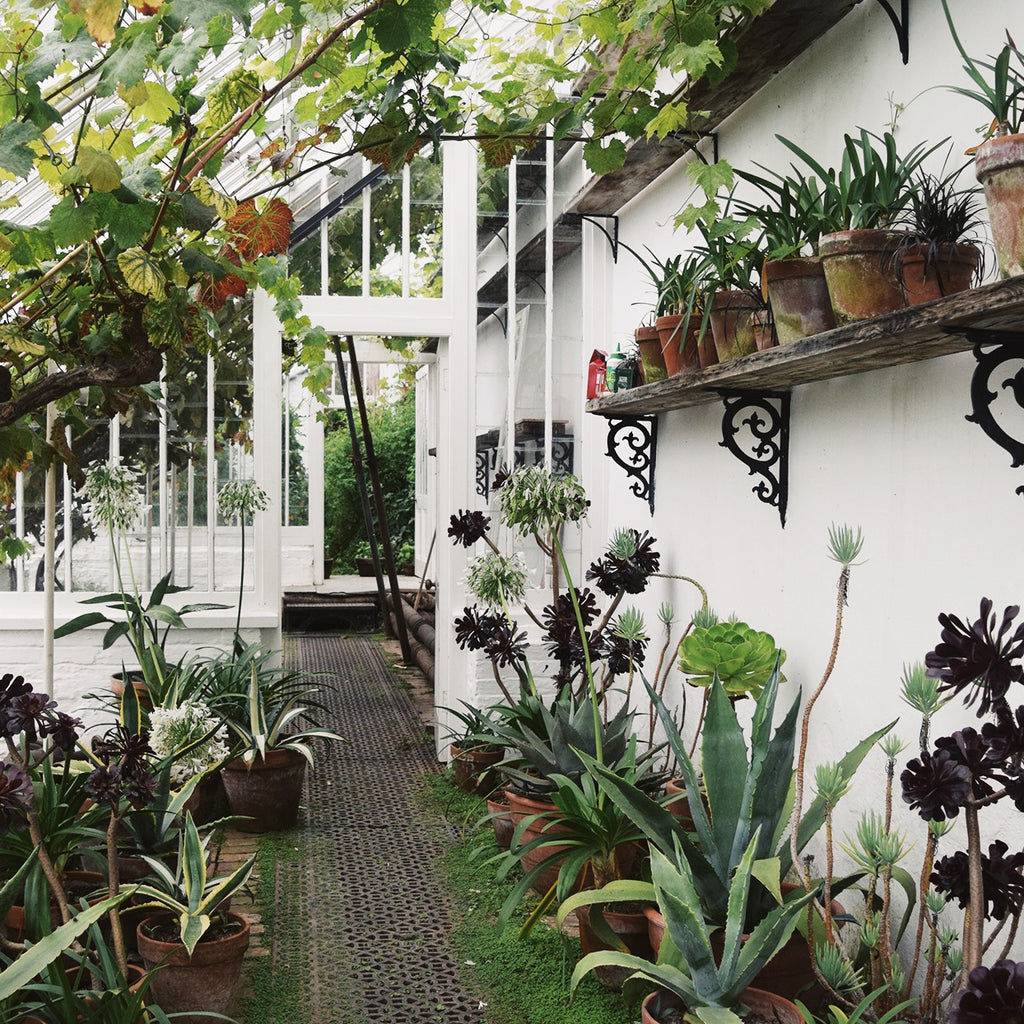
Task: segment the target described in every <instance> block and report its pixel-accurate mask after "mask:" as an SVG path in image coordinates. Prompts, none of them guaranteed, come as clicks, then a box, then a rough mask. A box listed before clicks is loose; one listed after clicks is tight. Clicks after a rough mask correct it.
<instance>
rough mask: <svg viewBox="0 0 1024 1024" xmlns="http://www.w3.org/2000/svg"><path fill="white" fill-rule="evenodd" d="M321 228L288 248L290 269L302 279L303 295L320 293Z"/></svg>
mask: <svg viewBox="0 0 1024 1024" xmlns="http://www.w3.org/2000/svg"><path fill="white" fill-rule="evenodd" d="M320 266H321V258H320V229H319V228H316V229H315V230H314V231H313V234H312V235H310V236H309V237H308V238H305V239H303V241H301V242H299V244H298V245H296V246H295V247H294V248H293V249H289V250H288V269H289V270H290V271H291V272H292V273H293V274H297V275H298V277H299V280H301V281H302V294H303V295H319V294H320Z"/></svg>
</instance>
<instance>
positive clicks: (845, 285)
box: [818, 229, 906, 325]
mask: <svg viewBox="0 0 1024 1024" xmlns="http://www.w3.org/2000/svg"><path fill="white" fill-rule="evenodd" d="M905 238H906V236H905V235H903V234H901V233H900V232H898V231H876V230H871V229H860V230H857V231H836V232H834V233H833V234H828V235H822V236H821V241H820V243H819V245H818V251H819V252H820V253H821V262H822V265H823V266H824V268H825V280H826V281H827V282H828V294H829V297H830V298H831V300H832V311H833V312H834V313H835V317H836V323H837V324H839V325H842V324H847V323H852V322H853V321H855V320H866V319H869V318H870V317H873V316H881V315H882V314H883V313H892V312H894V311H895V310H897V309H903V308H904V307H905V306H906V300H905V299H904V297H903V288H902V286H901V285H900V279H899V274H898V273H897V271H896V266H895V256H896V253H897V251H898V250H899V248H900V245H901V244H902V242H903V241H904V240H905Z"/></svg>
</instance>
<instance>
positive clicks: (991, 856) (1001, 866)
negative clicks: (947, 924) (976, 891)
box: [930, 839, 1024, 921]
mask: <svg viewBox="0 0 1024 1024" xmlns="http://www.w3.org/2000/svg"><path fill="white" fill-rule="evenodd" d="M1008 849H1009V848H1008V847H1007V845H1006V843H1004V842H1003V841H1002V840H1001V839H997V840H996V841H995V842H994V843H991V844H990V845H989V848H988V855H987V856H986V855H985V854H982V855H981V877H982V892H983V894H984V904H985V905H984V916H985V918H986V920H993V919H994V920H996V921H1002V920H1003V918H1005V917H1006V916H1007V914H1013V915H1017V914H1019V913H1020V911H1021V908H1022V907H1024V876H1022V875H1021V867H1022V866H1024V853H1013V854H1010V856H1009V857H1007V856H1006V853H1007V850H1008ZM930 881H931V883H932V885H933V886H934V887H935V889H936V890H937V891H938V892H941V893H942V894H943V895H945V896H948V897H949V898H950V899H954V900H956V901H957V902H958V903H959V904H960V907H961V909H963V908H964V907H966V906H967V904H968V903H969V902H970V898H971V885H970V878H969V865H968V858H967V854H966V853H964V852H963V851H962V850H958V851H957V852H956V853H954V854H951V855H950V856H948V857H940V858H939V860H937V861H936V862H935V868H934V870H933V871H932V875H931V879H930Z"/></svg>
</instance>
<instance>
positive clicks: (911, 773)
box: [900, 750, 971, 821]
mask: <svg viewBox="0 0 1024 1024" xmlns="http://www.w3.org/2000/svg"><path fill="white" fill-rule="evenodd" d="M900 782H901V784H902V786H903V799H904V800H905V801H906V802H907V803H908V804H910V808H911V810H915V811H917V812H918V813H919V814H920V815H921V817H922V818H924V820H925V821H945V820H946V818H955V817H956V816H957V815H958V814H959V813H960V808H961V807H963V806H965V805H966V803H967V801H968V800H969V799H970V796H971V770H970V768H968V767H967V766H966V765H965V764H962V763H961V762H960V761H958V760H956V759H955V758H954V757H952V755H951V754H950V752H949V751H948V750H936V751H935V753H934V754H929V753H928V751H927V750H922V751H921V756H920V757H919V758H917V757H915V758H914V759H913V760H912V761H909V762H908V763H907V767H906V768H905V769H904V770H903V774H902V775H901V776H900Z"/></svg>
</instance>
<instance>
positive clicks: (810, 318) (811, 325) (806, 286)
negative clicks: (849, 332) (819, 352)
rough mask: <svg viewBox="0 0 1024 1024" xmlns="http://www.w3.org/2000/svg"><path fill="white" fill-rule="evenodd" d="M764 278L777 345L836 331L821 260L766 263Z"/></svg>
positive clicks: (809, 258)
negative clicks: (773, 319) (777, 340)
mask: <svg viewBox="0 0 1024 1024" xmlns="http://www.w3.org/2000/svg"><path fill="white" fill-rule="evenodd" d="M764 275H765V281H766V282H767V287H768V301H769V302H770V303H771V307H772V312H773V314H774V316H775V331H776V333H777V334H778V338H779V344H780V345H785V344H786V343H787V342H790V341H799V340H800V338H809V337H811V336H812V335H814V334H821V333H822V332H823V331H830V330H832V328H833V327H835V325H836V318H835V314H834V313H833V312H832V300H831V299H830V298H829V294H828V284H827V283H826V281H825V269H824V267H823V266H822V265H821V260H820V259H818V258H817V257H811V256H808V257H800V258H798V259H789V260H769V261H768V262H767V263H766V264H765V266H764Z"/></svg>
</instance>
